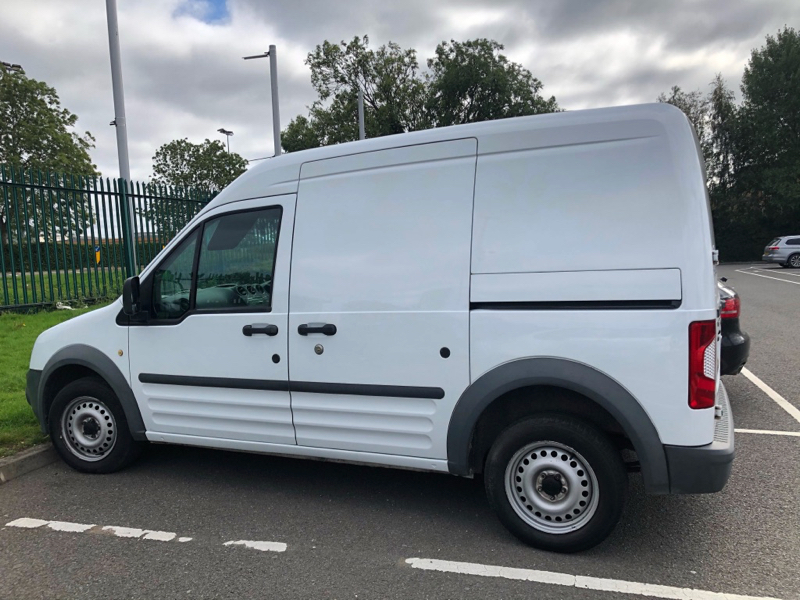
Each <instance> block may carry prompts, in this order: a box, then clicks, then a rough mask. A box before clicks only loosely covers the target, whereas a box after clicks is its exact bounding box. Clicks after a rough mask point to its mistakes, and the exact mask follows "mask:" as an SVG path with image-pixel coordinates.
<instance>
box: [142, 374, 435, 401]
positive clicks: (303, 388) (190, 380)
mask: <svg viewBox="0 0 800 600" xmlns="http://www.w3.org/2000/svg"><path fill="white" fill-rule="evenodd" d="M139 381H141V382H142V383H158V384H162V385H187V386H194V387H214V388H228V389H236V390H267V391H273V392H289V391H292V392H307V393H310V394H343V395H349V396H381V397H384V398H429V399H431V400H441V399H442V398H444V390H443V389H442V388H439V387H420V386H411V385H375V384H369V383H320V382H315V381H292V382H291V383H290V382H288V381H284V380H270V379H236V378H233V377H192V376H185V375H159V374H155V373H141V374H140V375H139Z"/></svg>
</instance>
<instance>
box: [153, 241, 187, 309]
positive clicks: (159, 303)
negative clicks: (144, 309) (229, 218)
mask: <svg viewBox="0 0 800 600" xmlns="http://www.w3.org/2000/svg"><path fill="white" fill-rule="evenodd" d="M197 237H198V232H197V231H195V232H194V233H192V234H191V235H189V237H187V238H186V239H185V240H183V242H181V244H180V246H178V248H177V249H176V250H175V251H173V252H172V253H171V254H170V255H169V257H168V258H167V259H166V260H165V261H164V262H163V263H162V264H161V266H159V267H158V269H157V270H156V272H155V275H154V278H153V316H154V317H155V318H156V319H179V318H181V317H182V316H183V315H184V313H186V312H187V311H188V310H189V307H190V301H191V290H192V266H193V265H194V255H195V247H196V246H197Z"/></svg>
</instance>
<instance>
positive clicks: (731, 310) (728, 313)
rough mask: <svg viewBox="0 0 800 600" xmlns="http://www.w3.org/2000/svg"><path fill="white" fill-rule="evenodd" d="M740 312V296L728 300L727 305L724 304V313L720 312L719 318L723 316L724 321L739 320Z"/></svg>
mask: <svg viewBox="0 0 800 600" xmlns="http://www.w3.org/2000/svg"><path fill="white" fill-rule="evenodd" d="M740 310H741V302H740V301H739V297H738V296H735V297H733V298H726V299H725V304H723V306H722V311H721V312H720V314H719V316H721V317H722V318H723V319H737V318H739V312H740Z"/></svg>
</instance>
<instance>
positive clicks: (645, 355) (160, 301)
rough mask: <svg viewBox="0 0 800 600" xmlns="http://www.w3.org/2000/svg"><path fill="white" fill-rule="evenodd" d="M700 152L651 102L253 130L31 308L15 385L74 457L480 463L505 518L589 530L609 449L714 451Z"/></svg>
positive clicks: (642, 454) (687, 477)
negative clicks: (73, 293)
mask: <svg viewBox="0 0 800 600" xmlns="http://www.w3.org/2000/svg"><path fill="white" fill-rule="evenodd" d="M703 169H704V167H703V163H702V158H701V155H700V153H699V151H698V147H697V143H696V141H695V137H694V135H693V132H692V129H691V126H690V124H689V122H688V121H687V119H686V118H685V117H684V115H683V114H682V113H681V112H680V111H679V110H677V109H675V108H673V107H671V106H669V105H666V104H659V105H644V106H632V107H623V108H610V109H600V110H587V111H576V112H566V113H559V114H551V115H541V116H534V117H523V118H514V119H506V120H501V121H493V122H486V123H477V124H470V125H461V126H456V127H448V128H442V129H435V130H430V131H422V132H416V133H409V134H404V135H396V136H389V137H383V138H379V139H373V140H367V141H361V142H355V143H349V144H341V145H338V146H331V147H327V148H319V149H314V150H309V151H305V152H298V153H293V154H288V155H284V156H280V157H278V158H275V159H273V160H270V161H267V162H265V163H262V164H260V165H258V166H256V167H254V168H252V169H251V170H249V171H248V172H247V173H245V174H244V175H242V176H241V177H239V178H238V179H237V180H236V181H235V182H233V183H232V184H231V185H230V186H229V187H228V188H227V189H225V190H224V191H223V192H222V193H221V194H219V195H218V196H217V197H216V198H215V199H214V200H213V201H212V202H210V203H209V204H208V205H207V206H206V207H205V208H204V209H203V210H202V211H201V212H200V213H199V214H198V215H197V216H196V217H195V218H194V219H193V220H192V221H191V222H190V223H189V224H188V225H187V226H186V228H185V229H184V230H183V231H182V232H181V233H180V234H179V235H177V236H176V237H175V239H173V240H172V241H171V242H170V243H169V244H168V245H167V247H166V248H164V250H163V251H162V252H161V254H159V256H158V257H156V259H155V260H153V261H152V263H151V264H150V265H149V266H148V267H147V268H145V269H144V271H142V272H141V273H140V274H139V276H138V277H133V278H131V279H129V280H128V281H127V282H126V285H125V291H124V294H123V296H122V298H121V299H120V300H119V301H117V302H115V303H113V304H112V305H110V306H108V307H106V308H104V309H101V310H96V311H94V312H91V313H89V314H86V315H83V316H81V317H78V318H76V319H73V320H70V321H68V322H66V323H63V324H61V325H58V326H56V327H54V328H52V329H50V330H48V331H46V332H44V333H43V334H42V335H41V336H40V337H39V338H38V340H37V341H36V345H35V347H34V349H33V354H32V357H31V364H30V372H29V374H28V385H27V395H28V399H29V401H30V403H31V405H32V407H33V409H34V412H35V413H36V415H37V417H38V419H39V421H40V423H41V425H42V429H43V431H47V432H49V433H50V436H51V437H52V439H53V442H54V444H55V447H56V448H57V450H58V452H59V453H60V455H61V456H62V457H63V459H64V460H65V461H66V462H67V463H68V464H69V465H71V466H72V467H74V468H76V469H78V470H81V471H85V472H93V473H108V472H111V471H115V470H117V469H120V468H122V467H124V466H125V465H126V464H128V463H130V462H131V461H132V460H133V459H134V458H135V457H136V455H137V452H138V450H139V448H140V447H141V444H142V443H144V442H146V441H149V442H163V443H174V444H188V445H194V446H205V447H211V448H220V449H227V450H242V451H250V452H262V453H268V454H282V455H289V456H296V457H317V458H327V459H336V460H346V461H353V462H358V463H371V464H376V465H384V466H393V467H405V468H414V469H423V470H427V471H437V472H443V473H451V474H453V475H457V476H462V477H472V476H474V475H476V474H482V477H483V481H484V483H485V487H486V493H487V495H488V498H489V502H490V503H491V505H492V506H493V507H494V509H495V511H496V512H497V515H498V517H499V518H500V520H501V521H502V522H503V524H504V525H505V526H506V527H507V528H508V529H509V530H510V531H511V532H512V533H514V534H515V535H516V536H518V537H519V538H520V539H522V540H524V541H525V542H527V543H529V544H531V545H533V546H536V547H539V548H545V549H550V550H556V551H563V552H570V551H578V550H582V549H585V548H589V547H591V546H593V545H595V544H597V543H599V542H600V541H601V540H603V539H604V538H605V537H606V536H607V535H608V534H609V533H610V532H611V530H612V529H613V528H614V526H615V524H616V523H617V521H618V520H619V518H620V515H621V512H622V508H623V503H624V499H625V493H626V485H627V477H628V476H627V473H628V472H630V471H641V474H642V477H643V481H644V487H645V489H646V490H647V492H649V493H652V494H667V493H673V494H677V493H698V492H715V491H718V490H720V489H721V488H722V487H723V486H724V485H725V482H726V480H727V479H728V475H729V473H730V468H731V462H732V460H733V426H732V420H731V414H730V407H729V404H728V400H727V396H726V393H725V389H724V387H723V386H722V384H721V383H720V380H719V337H718V336H719V320H718V297H717V292H716V285H715V281H716V280H715V273H714V269H715V267H714V259H713V255H714V241H713V232H712V226H711V215H710V211H709V203H708V197H707V194H706V188H705V184H704V175H703ZM633 248H635V251H632V249H633Z"/></svg>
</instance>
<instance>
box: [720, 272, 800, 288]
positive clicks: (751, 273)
mask: <svg viewBox="0 0 800 600" xmlns="http://www.w3.org/2000/svg"><path fill="white" fill-rule="evenodd" d="M736 272H737V273H742V274H744V275H752V276H753V277H763V278H764V279H774V280H775V281H782V282H783V283H793V284H794V285H800V281H789V280H788V279H781V278H780V277H770V276H769V275H759V274H758V273H753V272H752V271H743V270H741V269H737V270H736Z"/></svg>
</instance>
